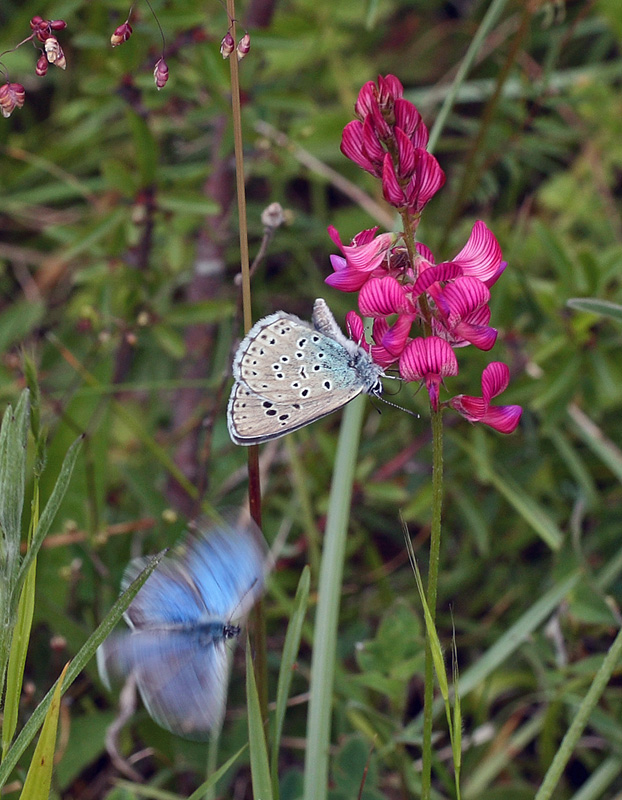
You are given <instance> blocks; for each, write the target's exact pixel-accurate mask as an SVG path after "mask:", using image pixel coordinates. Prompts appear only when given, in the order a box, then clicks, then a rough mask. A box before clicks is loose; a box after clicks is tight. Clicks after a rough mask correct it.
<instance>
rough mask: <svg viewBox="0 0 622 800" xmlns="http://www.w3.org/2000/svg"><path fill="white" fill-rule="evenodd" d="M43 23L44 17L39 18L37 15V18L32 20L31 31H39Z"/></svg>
mask: <svg viewBox="0 0 622 800" xmlns="http://www.w3.org/2000/svg"><path fill="white" fill-rule="evenodd" d="M42 22H43V17H40V16H38V15H37V16H36V17H33V18H32V19H31V20H30V27H31V29H32V30H33V31H35V30H37V29H38V28H39V25H40V24H41V23H42Z"/></svg>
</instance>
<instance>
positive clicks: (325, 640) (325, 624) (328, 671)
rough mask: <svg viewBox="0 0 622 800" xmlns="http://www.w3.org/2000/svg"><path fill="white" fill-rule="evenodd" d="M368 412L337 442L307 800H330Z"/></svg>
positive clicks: (353, 418)
mask: <svg viewBox="0 0 622 800" xmlns="http://www.w3.org/2000/svg"><path fill="white" fill-rule="evenodd" d="M364 409H365V398H364V397H357V398H356V400H353V401H352V402H351V403H349V404H348V406H346V409H345V411H344V414H343V421H342V423H341V430H340V433H339V441H338V443H337V454H336V457H335V470H334V474H333V482H332V485H331V490H330V499H329V503H328V514H327V517H326V532H325V534H324V549H323V553H322V563H321V566H320V578H319V583H318V604H317V611H316V614H315V632H314V635H313V656H312V659H311V686H310V692H309V713H308V718H307V750H306V754H305V774H304V800H325V798H326V795H327V790H328V751H329V747H330V723H331V711H332V704H333V684H334V679H335V655H336V651H337V623H338V618H339V604H340V600H341V581H342V577H343V563H344V558H345V552H346V539H347V532H348V519H349V515H350V503H351V500H352V484H353V482H354V473H355V469H356V463H357V452H358V443H359V438H360V433H361V426H362V422H363V411H364Z"/></svg>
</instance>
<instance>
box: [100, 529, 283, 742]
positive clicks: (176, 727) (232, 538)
mask: <svg viewBox="0 0 622 800" xmlns="http://www.w3.org/2000/svg"><path fill="white" fill-rule="evenodd" d="M149 561H150V559H149V558H138V559H134V560H133V561H131V562H130V563H129V565H128V567H127V568H126V570H125V574H124V576H123V581H122V589H125V588H127V586H129V584H130V583H131V582H132V581H133V580H134V579H135V578H136V577H137V576H138V575H139V573H140V572H141V571H142V570H143V569H144V568H145V566H146V565H147V564H148V563H149ZM266 569H267V561H266V547H265V542H264V540H263V537H262V536H261V533H260V532H259V530H258V529H256V527H251V523H246V525H245V526H244V527H233V526H228V525H223V526H221V527H219V528H213V529H211V530H209V531H207V532H205V531H204V532H202V533H201V535H200V536H188V537H187V538H186V539H185V540H184V541H183V543H182V545H181V546H180V547H178V548H177V549H176V550H174V551H173V552H172V553H171V554H169V555H166V556H165V557H164V558H163V559H162V561H161V562H160V563H159V565H158V566H157V568H156V569H155V571H154V572H153V573H152V574H151V575H150V576H149V578H148V579H147V580H146V582H145V584H144V585H143V586H142V587H141V589H140V590H139V592H138V594H137V595H136V597H135V598H134V600H133V601H132V603H131V604H130V606H129V607H128V609H127V611H126V612H125V615H124V616H125V621H126V622H127V624H128V625H129V626H130V628H131V629H132V630H131V632H125V633H117V634H113V635H112V636H109V637H108V639H106V641H104V642H103V644H102V645H101V646H100V648H99V649H98V651H97V666H98V668H99V674H100V676H101V678H102V680H103V682H104V683H105V684H106V686H107V687H108V688H110V679H111V677H112V678H115V677H116V678H125V677H127V676H129V675H132V676H133V677H134V679H135V680H136V685H137V687H138V690H139V692H140V695H141V697H142V700H143V703H144V704H145V707H146V709H147V711H148V712H149V714H150V715H151V717H152V718H153V719H154V720H155V721H156V722H157V723H158V725H161V726H162V727H163V728H166V729H167V730H169V731H172V732H173V733H176V734H179V735H180V736H184V737H186V738H189V739H205V738H206V736H207V734H208V732H209V730H210V729H211V728H212V727H213V726H214V725H215V724H216V723H218V722H219V721H220V720H221V718H222V715H223V713H224V706H225V700H226V694H227V678H228V657H227V647H226V642H227V639H232V638H234V637H237V636H238V635H239V634H240V627H239V625H235V624H233V623H232V618H235V619H236V620H239V619H241V618H243V617H244V616H245V615H246V614H247V613H248V611H249V610H250V608H251V607H252V606H253V604H254V603H255V602H256V600H257V599H258V598H259V596H260V594H261V592H262V591H263V586H264V578H265V573H266Z"/></svg>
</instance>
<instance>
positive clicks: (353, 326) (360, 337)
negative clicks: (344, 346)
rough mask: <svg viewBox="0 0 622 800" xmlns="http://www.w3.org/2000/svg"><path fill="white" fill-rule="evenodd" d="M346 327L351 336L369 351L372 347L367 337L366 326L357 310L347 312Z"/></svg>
mask: <svg viewBox="0 0 622 800" xmlns="http://www.w3.org/2000/svg"><path fill="white" fill-rule="evenodd" d="M346 328H347V330H348V333H349V334H350V338H351V339H353V340H354V341H355V342H356V343H357V344H358V345H360V346H361V347H362V348H363V349H364V350H367V352H368V353H369V352H370V350H371V347H370V345H369V343H368V342H367V341H366V339H365V326H364V325H363V320H362V319H361V318H360V317H359V315H358V314H357V313H356V311H348V313H347V314H346Z"/></svg>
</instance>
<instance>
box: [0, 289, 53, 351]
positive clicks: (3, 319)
mask: <svg viewBox="0 0 622 800" xmlns="http://www.w3.org/2000/svg"><path fill="white" fill-rule="evenodd" d="M44 314H45V304H44V303H42V302H39V301H36V300H34V301H33V300H25V301H22V302H19V301H18V302H15V303H12V304H11V305H8V306H7V307H6V308H4V309H3V311H2V314H0V353H6V351H7V350H9V349H10V348H11V346H12V345H14V344H16V343H17V342H22V341H23V340H24V339H25V338H26V337H27V336H28V335H29V334H30V333H31V332H32V330H33V328H35V327H36V326H37V325H38V324H39V323H40V322H41V320H42V319H43V315H44Z"/></svg>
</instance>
